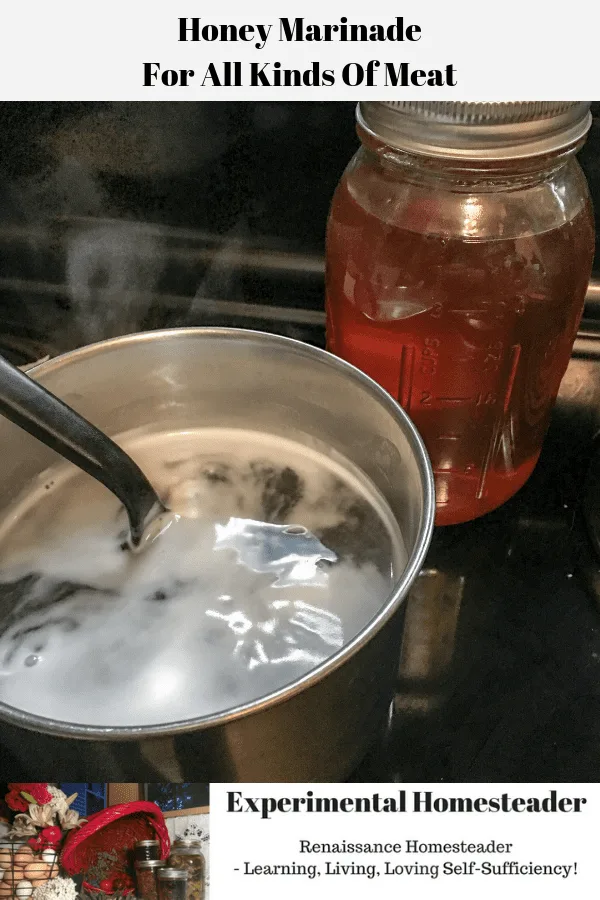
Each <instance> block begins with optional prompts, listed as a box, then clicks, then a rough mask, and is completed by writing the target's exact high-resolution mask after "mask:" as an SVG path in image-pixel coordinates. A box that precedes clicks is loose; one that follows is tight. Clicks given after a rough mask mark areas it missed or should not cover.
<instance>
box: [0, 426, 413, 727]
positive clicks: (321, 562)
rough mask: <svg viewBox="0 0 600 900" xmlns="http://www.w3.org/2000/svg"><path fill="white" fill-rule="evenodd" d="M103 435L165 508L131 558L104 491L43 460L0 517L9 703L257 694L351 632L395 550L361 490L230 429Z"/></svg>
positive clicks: (91, 704)
mask: <svg viewBox="0 0 600 900" xmlns="http://www.w3.org/2000/svg"><path fill="white" fill-rule="evenodd" d="M118 443H120V444H121V445H122V446H124V447H125V449H126V450H127V451H128V452H129V453H130V455H131V456H133V458H134V459H135V460H136V461H137V462H138V464H139V465H140V466H141V468H142V469H143V471H144V472H145V473H146V474H147V475H148V477H149V479H150V481H151V482H152V483H153V484H154V486H155V487H156V488H157V490H158V492H159V494H160V495H161V497H162V498H163V499H164V500H165V501H166V503H167V505H168V506H169V508H170V509H172V510H174V511H175V512H177V513H181V515H182V517H181V518H179V519H177V520H175V521H174V522H173V523H172V524H171V525H170V527H168V528H167V529H166V530H165V531H164V533H163V534H161V536H160V537H159V538H158V539H157V540H156V541H155V542H154V543H153V544H151V545H150V546H149V547H147V549H146V550H144V551H143V552H141V553H139V554H132V553H130V552H128V551H127V550H123V548H122V544H123V542H124V540H125V537H126V534H127V529H126V519H125V516H124V511H123V510H122V509H119V504H118V501H116V499H115V498H114V497H113V496H112V495H111V494H110V493H109V492H108V491H107V490H106V489H104V488H103V487H102V486H101V485H99V484H97V483H96V482H95V481H93V479H91V478H89V477H88V476H86V475H83V474H82V473H80V472H79V471H78V470H77V469H75V468H74V467H72V466H70V465H68V464H64V465H61V466H60V467H58V468H56V469H54V470H52V471H51V472H47V473H45V474H44V476H43V479H42V480H41V481H40V483H39V484H38V485H37V486H36V488H35V489H33V490H32V491H31V492H30V493H29V494H28V495H27V496H26V497H25V498H24V499H22V501H21V502H20V503H19V504H18V505H17V506H16V507H15V509H14V510H12V513H11V515H10V516H8V517H7V518H6V519H5V523H6V524H5V526H4V528H3V530H2V531H0V699H1V700H3V701H4V702H5V703H8V704H10V705H11V706H14V707H17V708H19V709H22V710H25V711H27V712H30V713H34V714H37V715H41V716H45V717H50V718H54V719H58V720H60V721H68V722H72V723H78V724H87V725H95V726H126V725H129V726H142V725H156V724H161V723H170V722H175V721H180V720H184V719H190V718H195V717H197V716H202V715H205V714H212V713H216V712H220V711H224V710H227V709H229V708H232V707H235V706H237V705H239V704H243V703H247V702H250V701H253V700H256V699H257V698H259V697H261V696H264V695H266V694H268V693H270V692H271V691H273V690H276V689H279V688H281V687H283V686H285V685H286V684H288V683H290V682H292V681H293V680H295V679H296V678H298V677H300V676H302V675H303V674H305V673H306V672H308V671H309V670H310V669H312V668H314V667H315V666H316V665H318V664H319V663H321V662H323V661H324V660H325V659H327V658H328V657H329V656H331V655H332V654H333V653H335V652H336V651H337V650H339V649H340V648H341V647H342V646H343V645H344V644H345V643H347V642H348V641H349V640H350V639H351V638H352V637H354V636H355V635H356V634H357V633H358V632H359V631H360V630H361V629H362V628H363V627H364V626H365V625H366V623H367V622H368V621H369V620H370V619H371V618H372V616H373V615H374V614H375V613H376V612H377V611H378V610H379V609H380V608H381V605H382V603H383V602H384V601H385V600H386V598H387V597H388V595H389V593H390V591H391V588H392V585H393V583H394V582H395V581H396V580H397V578H398V576H399V575H400V574H401V572H402V570H403V568H404V566H405V564H406V554H405V550H404V546H403V544H402V539H401V536H400V534H399V533H398V530H397V527H396V526H395V524H394V522H393V520H392V517H391V514H390V512H389V510H388V509H387V507H386V506H385V504H384V501H383V500H382V498H381V497H380V496H379V494H378V493H377V492H376V490H375V488H374V487H373V486H372V485H369V484H368V483H367V484H366V483H365V481H364V479H362V478H361V479H360V480H359V479H358V478H357V477H356V474H355V473H354V472H352V471H351V468H350V467H349V466H346V465H342V464H341V463H340V462H338V461H333V460H332V459H331V458H329V456H325V455H323V454H321V453H317V452H316V451H312V450H307V449H306V448H304V447H301V446H300V445H298V444H296V443H294V442H292V441H287V440H283V439H281V438H278V437H272V436H268V435H266V436H265V435H262V434H257V433H254V432H248V431H241V430H231V429H202V430H196V431H189V432H183V433H180V432H178V433H167V434H153V435H147V434H146V435H143V436H140V435H137V436H131V435H130V436H124V437H122V438H121V439H119V440H118ZM289 525H293V526H299V527H297V528H296V527H293V528H290V527H286V526H289Z"/></svg>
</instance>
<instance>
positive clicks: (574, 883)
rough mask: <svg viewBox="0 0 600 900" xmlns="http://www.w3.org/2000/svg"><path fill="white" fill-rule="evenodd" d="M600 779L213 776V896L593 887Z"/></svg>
mask: <svg viewBox="0 0 600 900" xmlns="http://www.w3.org/2000/svg"><path fill="white" fill-rule="evenodd" d="M599 834H600V788H599V785H598V784H596V783H593V784H572V783H559V784H488V783H485V784H484V783H470V784H448V785H445V784H282V783H277V784H265V783H259V784H212V785H211V897H212V900H225V898H232V897H243V898H244V900H255V898H256V900H258V898H260V900H270V898H274V900H275V898H277V900H281V898H284V900H295V898H303V900H304V898H305V897H306V896H307V891H310V896H311V900H316V898H320V897H323V898H328V900H329V898H331V897H335V896H340V897H344V898H353V897H357V898H358V897H361V898H368V897H377V898H378V900H385V898H388V897H389V898H398V897H402V896H403V895H405V892H407V891H410V892H411V894H412V895H413V896H414V892H416V891H418V897H419V898H420V900H421V898H428V897H442V896H448V894H449V892H450V895H451V896H454V895H456V896H457V897H458V896H460V897H461V898H470V897H477V898H480V897H481V896H482V893H483V895H484V896H485V898H486V900H492V898H496V897H498V898H500V897H502V898H505V897H506V895H507V894H508V895H509V896H510V897H511V898H521V897H523V898H524V897H528V898H529V897H531V896H543V897H544V900H551V898H553V897H575V896H581V897H586V898H587V897H592V896H596V894H597V893H598V890H599V884H598V882H599V880H600V849H599V847H598V844H599V838H598V836H599Z"/></svg>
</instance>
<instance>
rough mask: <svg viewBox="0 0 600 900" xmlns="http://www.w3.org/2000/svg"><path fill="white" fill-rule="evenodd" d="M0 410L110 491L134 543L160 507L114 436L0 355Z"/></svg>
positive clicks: (148, 483) (158, 501)
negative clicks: (119, 503) (102, 430)
mask: <svg viewBox="0 0 600 900" xmlns="http://www.w3.org/2000/svg"><path fill="white" fill-rule="evenodd" d="M0 413H1V414H2V415H4V416H6V418H7V419H10V421H11V422H14V423H15V425H19V427H20V428H23V429H24V430H25V431H28V432H29V434H31V435H33V437H35V438H37V439H38V440H39V441H41V442H42V443H43V444H46V445H47V446H48V447H51V448H52V450H56V452H57V453H60V455H61V456H64V457H65V459H68V460H69V461H70V462H72V463H74V464H75V465H76V466H79V468H80V469H83V470H84V471H85V472H87V473H88V474H89V475H92V476H93V477H94V478H96V479H97V480H98V481H100V482H102V484H103V485H105V487H107V488H108V489H109V490H110V491H112V492H113V494H115V495H116V496H117V497H118V498H119V500H120V501H121V503H122V504H123V506H124V507H125V509H126V510H127V515H128V517H129V526H130V529H131V541H132V543H133V544H134V546H137V545H138V544H139V542H140V539H141V537H142V533H143V531H144V527H145V525H146V524H147V521H148V518H149V516H150V513H151V512H152V511H153V510H156V512H157V513H158V512H161V511H164V507H163V505H162V503H161V502H160V500H159V498H158V496H157V494H156V492H155V490H154V488H153V487H152V485H151V484H150V482H149V481H148V479H147V478H146V476H145V475H144V473H143V472H142V470H141V469H140V468H139V466H137V465H136V463H134V461H133V460H132V459H131V457H129V456H128V455H127V454H126V453H125V452H124V451H123V450H121V448H120V447H118V446H117V445H116V444H115V443H114V441H111V439H110V438H109V437H107V436H106V435H105V434H103V433H102V432H101V431H99V430H98V429H97V428H96V427H95V426H94V425H92V424H91V423H90V422H88V421H87V419H84V418H83V416H80V415H79V413H76V412H75V410H74V409H71V407H70V406H67V405H66V403H63V402H62V400H59V399H58V397H56V396H55V395H54V394H51V393H50V391H47V390H46V388H43V387H42V386H41V385H40V384H38V383H37V382H36V381H34V380H33V379H32V378H29V376H27V375H25V374H24V373H23V372H21V371H20V369H17V368H16V366H13V365H12V364H11V363H9V362H8V361H7V360H6V359H4V358H3V357H1V356H0Z"/></svg>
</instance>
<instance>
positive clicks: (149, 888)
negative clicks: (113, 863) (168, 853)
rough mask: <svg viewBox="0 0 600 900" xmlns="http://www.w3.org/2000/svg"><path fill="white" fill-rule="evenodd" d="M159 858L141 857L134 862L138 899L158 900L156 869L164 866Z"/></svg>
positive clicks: (164, 863) (163, 862)
mask: <svg viewBox="0 0 600 900" xmlns="http://www.w3.org/2000/svg"><path fill="white" fill-rule="evenodd" d="M166 865H167V864H166V862H165V861H164V860H161V859H142V860H138V861H137V862H136V864H135V880H136V886H137V897H138V898H139V900H158V871H159V869H164V868H165V867H166Z"/></svg>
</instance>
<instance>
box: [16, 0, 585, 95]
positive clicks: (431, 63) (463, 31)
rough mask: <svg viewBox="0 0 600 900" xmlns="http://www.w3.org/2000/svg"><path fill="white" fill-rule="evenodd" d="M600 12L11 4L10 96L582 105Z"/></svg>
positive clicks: (137, 1)
mask: <svg viewBox="0 0 600 900" xmlns="http://www.w3.org/2000/svg"><path fill="white" fill-rule="evenodd" d="M599 31H600V4H598V3H590V2H589V0H571V2H570V3H569V4H568V5H567V6H561V7H559V8H556V7H555V5H554V4H552V3H547V2H538V0H535V2H523V0H503V2H502V3H501V4H500V5H498V4H482V3H481V2H480V0H455V2H454V3H447V2H444V0H429V2H427V3H423V2H420V0H407V2H405V3H404V4H402V5H401V6H397V5H394V4H390V3H389V2H387V0H385V2H381V0H375V2H370V3H364V4H358V5H357V4H348V3H347V2H340V0H329V2H327V3H322V2H321V3H317V2H315V0H303V2H302V3H299V2H298V0H296V3H295V4H293V3H290V2H283V3H282V2H277V3H275V2H262V3H256V4H248V3H241V2H237V3H235V2H226V3H220V4H219V3H216V4H215V3H211V4H206V5H204V4H201V3H198V2H192V0H180V2H178V3H175V4H173V3H164V2H158V0H103V2H102V3H100V4H95V5H89V4H87V3H83V4H82V3H81V0H52V2H47V0H33V2H29V3H18V2H16V0H4V2H3V3H2V4H1V5H0V99H4V100H187V101H189V100H271V101H272V100H275V99H280V100H358V99H362V100H365V99H372V100H377V99H384V98H388V99H393V98H403V99H405V98H407V97H410V98H411V99H417V98H418V99H424V100H434V99H439V98H447V99H450V98H452V99H456V100H458V99H460V100H490V101H493V100H583V99H591V98H593V97H594V96H598V95H600V67H599V66H598V64H597V61H596V55H597V48H596V44H597V40H598V34H599Z"/></svg>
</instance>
